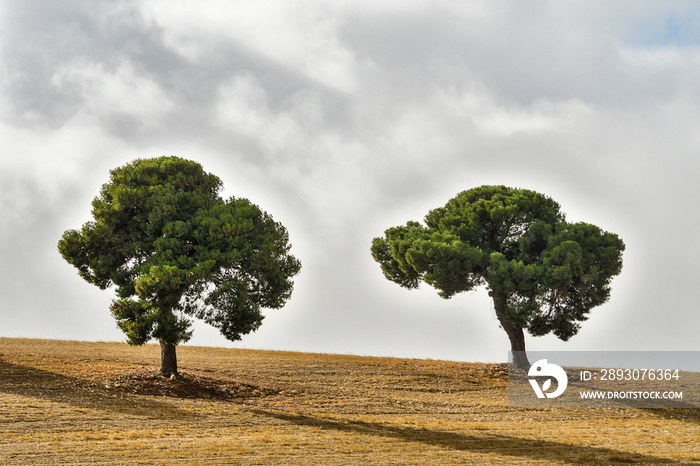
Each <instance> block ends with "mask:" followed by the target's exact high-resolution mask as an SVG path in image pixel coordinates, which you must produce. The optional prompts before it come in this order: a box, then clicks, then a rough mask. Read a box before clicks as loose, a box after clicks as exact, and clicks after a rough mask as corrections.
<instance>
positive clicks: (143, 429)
mask: <svg viewBox="0 0 700 466" xmlns="http://www.w3.org/2000/svg"><path fill="white" fill-rule="evenodd" d="M159 357H160V352H159V348H158V346H156V345H146V346H144V347H140V348H134V347H130V346H128V345H126V344H122V343H102V342H70V341H54V340H33V339H3V338H0V463H2V464H106V463H117V464H202V465H204V464H358V463H360V464H362V463H364V464H431V465H432V464H700V410H693V409H687V410H668V409H666V410H640V409H559V410H526V409H509V408H508V406H507V399H506V383H507V370H506V366H505V365H502V364H476V363H458V362H445V361H432V360H413V359H396V358H370V357H359V356H345V355H325V354H308V353H292V352H273V351H253V350H236V349H222V348H206V347H188V346H185V347H179V348H178V358H179V363H180V370H181V373H182V374H183V378H182V379H175V380H171V379H166V378H163V377H159V376H158V375H157V374H156V371H157V369H158V366H159Z"/></svg>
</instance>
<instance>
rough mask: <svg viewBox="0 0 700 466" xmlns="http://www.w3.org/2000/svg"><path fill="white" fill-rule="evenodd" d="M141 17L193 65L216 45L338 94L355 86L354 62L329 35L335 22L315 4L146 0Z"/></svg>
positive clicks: (321, 6)
mask: <svg viewBox="0 0 700 466" xmlns="http://www.w3.org/2000/svg"><path fill="white" fill-rule="evenodd" d="M142 8H143V10H142V11H143V12H144V14H145V16H146V17H147V18H149V19H150V20H152V21H153V22H155V23H157V24H158V25H159V26H160V27H162V28H163V30H164V31H165V38H166V43H167V45H168V46H169V47H170V48H172V49H173V50H175V51H177V52H178V53H180V54H182V55H183V56H185V57H187V58H188V59H189V60H192V61H193V62H197V63H201V62H202V61H204V60H207V59H208V57H209V56H210V54H211V52H212V49H214V50H216V48H217V47H219V46H220V44H221V42H222V41H225V42H230V43H231V44H234V45H240V44H245V46H246V48H248V50H249V51H250V52H252V53H257V54H260V55H262V56H263V57H265V58H267V59H269V60H272V61H274V62H277V63H280V64H282V65H284V66H286V67H289V68H292V69H295V70H298V71H299V72H301V73H302V74H303V75H304V76H306V77H307V78H309V79H311V80H313V81H316V82H318V83H320V84H323V85H324V86H328V87H329V88H332V89H337V90H340V91H351V90H352V89H353V88H354V87H355V80H354V57H353V54H352V52H351V51H350V50H348V49H347V48H346V47H344V46H343V44H342V43H341V42H340V41H339V40H338V38H337V36H336V35H335V30H336V17H335V16H334V15H331V14H329V12H328V11H326V10H327V8H329V7H326V6H324V4H322V3H317V2H311V3H309V2H300V1H293V2H282V3H280V2H270V1H263V2H256V3H245V2H243V3H237V4H236V5H235V7H232V6H231V5H230V3H229V2H225V1H221V0H206V1H202V2H199V3H197V4H196V5H195V4H187V3H180V4H176V5H173V4H172V2H167V1H162V0H150V1H148V2H144V4H143V5H142Z"/></svg>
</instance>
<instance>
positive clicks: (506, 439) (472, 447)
mask: <svg viewBox="0 0 700 466" xmlns="http://www.w3.org/2000/svg"><path fill="white" fill-rule="evenodd" d="M252 411H253V412H254V413H256V414H259V415H262V416H268V417H272V418H275V419H279V420H281V421H286V422H290V423H292V424H296V425H300V426H311V427H317V428H321V429H328V430H337V431H341V432H348V433H358V434H364V435H370V436H380V437H387V438H393V439H398V440H402V441H405V442H416V443H422V444H425V445H430V446H439V447H443V448H448V449H451V450H457V451H473V452H479V453H497V454H499V455H504V456H513V457H517V458H526V457H529V458H532V459H533V460H558V461H561V460H565V461H567V462H573V463H586V464H616V463H621V464H622V463H643V464H684V462H680V461H673V460H669V459H666V458H660V457H657V456H653V455H644V454H640V453H629V452H625V451H620V450H614V449H611V448H600V447H586V446H580V445H571V444H568V443H562V442H554V441H549V440H533V439H528V438H521V437H515V436H510V435H493V434H491V435H488V434H484V435H467V434H461V433H455V432H448V431H440V430H430V429H420V428H413V427H398V426H392V425H387V424H382V423H376V422H364V421H350V420H347V421H335V420H330V419H322V418H318V417H314V416H310V415H306V414H292V413H285V412H273V411H266V410H261V409H255V410H252Z"/></svg>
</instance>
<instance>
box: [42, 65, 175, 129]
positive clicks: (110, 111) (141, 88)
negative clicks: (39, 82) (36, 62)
mask: <svg viewBox="0 0 700 466" xmlns="http://www.w3.org/2000/svg"><path fill="white" fill-rule="evenodd" d="M51 84H52V85H53V86H54V87H55V88H56V89H57V90H58V91H59V92H61V93H65V94H71V95H75V96H76V97H77V98H78V99H79V100H80V102H81V111H80V113H81V114H84V115H85V116H88V117H93V118H97V119H101V118H103V117H105V116H106V117H117V118H119V117H122V118H123V117H126V118H131V119H135V120H137V121H138V126H140V127H143V128H144V129H155V128H157V127H158V126H159V125H160V124H161V122H162V120H163V118H164V117H166V116H167V114H168V112H170V111H171V110H172V109H173V103H172V102H171V101H170V100H169V98H168V96H167V95H166V93H165V92H164V91H163V89H161V88H160V86H159V85H158V84H157V83H156V82H154V81H153V80H151V79H149V78H148V77H146V76H144V75H143V74H140V73H139V72H138V71H137V70H135V69H134V67H133V66H132V65H131V64H130V63H129V62H123V63H121V64H120V65H119V66H118V67H116V69H109V68H107V67H106V66H105V65H103V64H101V63H84V62H69V63H65V64H63V65H62V66H60V67H58V68H57V69H56V70H55V72H54V73H53V75H52V77H51Z"/></svg>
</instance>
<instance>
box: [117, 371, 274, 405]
mask: <svg viewBox="0 0 700 466" xmlns="http://www.w3.org/2000/svg"><path fill="white" fill-rule="evenodd" d="M104 388H106V389H108V390H113V391H117V392H122V393H128V394H135V395H148V396H162V397H172V398H190V399H198V398H199V399H208V400H225V401H230V400H243V399H248V398H262V397H268V396H274V395H279V394H280V393H282V392H283V391H282V390H280V389H276V388H269V387H261V386H257V385H251V384H246V383H240V382H233V381H224V380H220V379H214V378H211V377H205V376H200V375H194V374H187V373H185V374H180V377H178V378H167V377H163V376H161V375H159V374H157V373H153V372H150V371H142V372H136V373H131V374H122V375H120V376H118V377H116V378H115V379H113V380H110V381H108V382H105V383H104Z"/></svg>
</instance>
